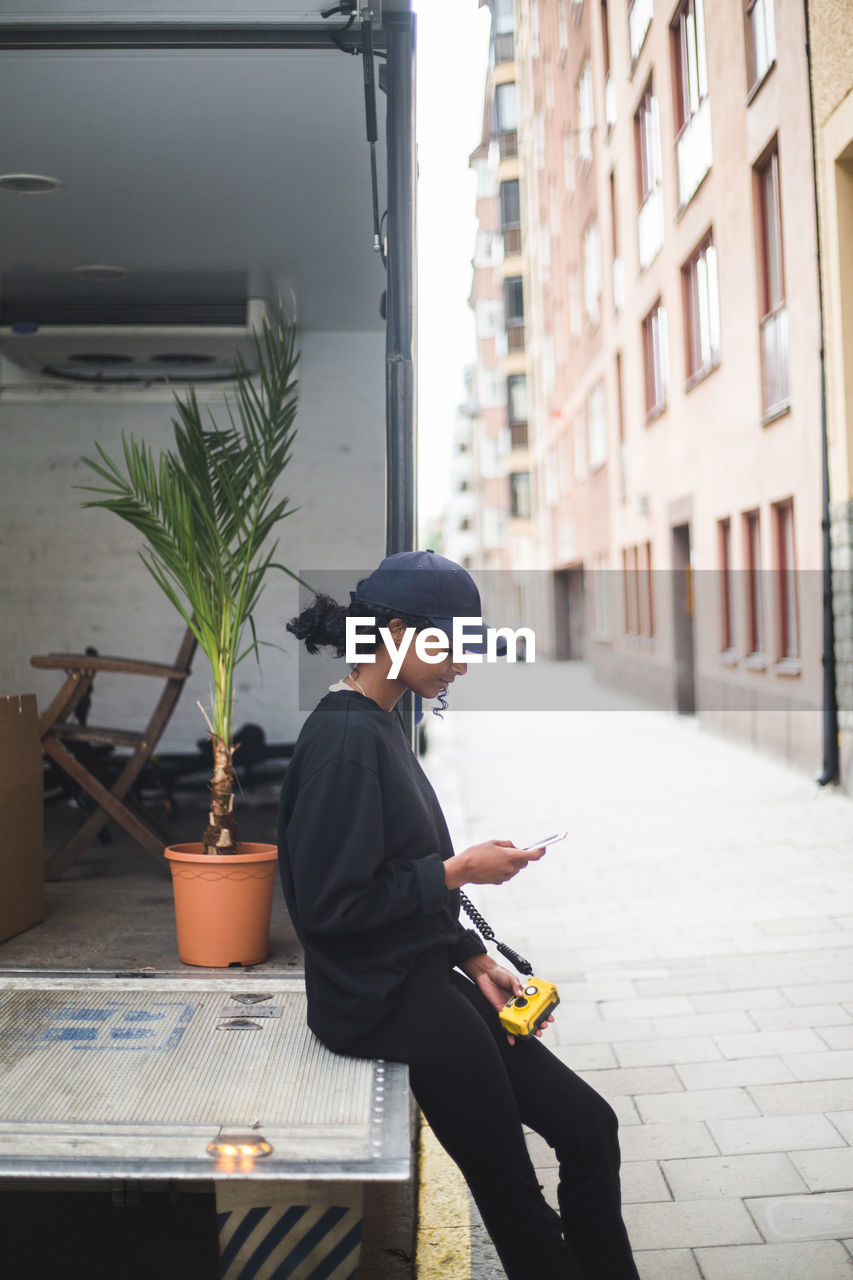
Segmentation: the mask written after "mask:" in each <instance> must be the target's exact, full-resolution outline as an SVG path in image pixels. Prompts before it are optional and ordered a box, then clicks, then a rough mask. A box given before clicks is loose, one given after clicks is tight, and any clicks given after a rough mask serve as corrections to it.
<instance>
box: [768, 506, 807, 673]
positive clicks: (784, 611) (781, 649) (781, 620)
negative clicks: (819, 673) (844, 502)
mask: <svg viewBox="0 0 853 1280" xmlns="http://www.w3.org/2000/svg"><path fill="white" fill-rule="evenodd" d="M772 513H773V525H774V539H775V544H776V546H775V555H776V587H777V590H776V621H777V640H776V662H777V664H779V665H780V666H784V667H787V668H789V669H791V668H794V669H796V670H797V671H798V670H799V664H800V661H801V658H802V645H801V635H802V633H801V629H800V607H799V593H798V591H797V543H796V528H795V524H794V499H793V497H791V498H785V499H783V500H782V501H781V502H774V503H773V507H772ZM788 535H790V546H789V545H788ZM792 615H793V626H792ZM792 635H793V644H791V637H792ZM791 649H792V650H793V652H791V651H790V650H791Z"/></svg>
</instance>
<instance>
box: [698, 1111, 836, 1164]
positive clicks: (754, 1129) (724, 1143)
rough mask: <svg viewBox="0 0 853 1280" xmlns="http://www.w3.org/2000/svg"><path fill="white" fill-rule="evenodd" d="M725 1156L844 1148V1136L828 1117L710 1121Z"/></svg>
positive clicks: (763, 1117)
mask: <svg viewBox="0 0 853 1280" xmlns="http://www.w3.org/2000/svg"><path fill="white" fill-rule="evenodd" d="M708 1128H709V1130H710V1131H711V1133H712V1134H713V1137H714V1141H715V1142H716V1143H717V1146H718V1147H719V1149H720V1151H721V1152H722V1153H723V1155H738V1154H741V1153H744V1152H750V1151H804V1150H809V1149H818V1148H822V1147H842V1146H844V1139H843V1138H842V1136H841V1134H840V1133H839V1132H838V1130H837V1129H836V1128H835V1125H833V1124H831V1123H830V1121H829V1120H827V1118H826V1116H819V1115H818V1116H816V1115H797V1116H759V1117H758V1119H756V1120H709V1121H708Z"/></svg>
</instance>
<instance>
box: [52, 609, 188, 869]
mask: <svg viewBox="0 0 853 1280" xmlns="http://www.w3.org/2000/svg"><path fill="white" fill-rule="evenodd" d="M195 647H196V638H195V636H194V635H193V633H192V631H191V630H190V629H189V627H188V628H187V630H186V633H185V635H184V638H183V640H182V641H181V646H180V648H179V649H178V654H177V657H176V658H175V661H174V663H173V664H172V665H171V666H169V665H168V664H166V663H161V662H143V661H138V660H136V659H133V658H109V657H103V656H100V655H98V654H83V653H49V654H45V655H39V656H36V657H32V658H30V663H31V665H32V666H34V667H39V668H42V669H45V668H46V669H49V670H60V671H65V673H66V676H65V683H64V684H63V686H62V688H61V689H60V690H59V692H58V693H57V695H56V697H55V698H54V699H53V702H51V704H50V706H49V707H48V708H47V710H46V711H45V712H44V713H43V715H42V716H41V719H40V732H41V745H42V750H43V751H44V752H45V753H46V754H47V755H48V756H49V757H50V758H51V760H53V761H54V762H55V764H57V765H58V766H59V768H60V769H61V770H62V771H63V773H65V774H66V775H67V776H68V777H69V778H70V779H72V781H73V782H75V783H76V784H77V785H78V786H79V787H81V788H82V789H83V791H85V792H86V794H87V795H88V796H90V797H91V799H92V800H93V801H94V802H95V805H96V806H97V807H96V808H95V810H94V811H93V812H92V813H90V814H89V816H88V817H87V818H86V819H85V821H84V822H83V824H82V825H81V826H80V827H79V828H78V829H77V831H75V832H74V834H73V835H72V836H71V837H70V839H68V840H66V841H65V843H64V844H63V845H61V846H60V848H59V849H57V850H56V852H55V853H54V854H53V855H52V856H51V857H50V858H49V859H48V861H47V864H46V868H45V873H46V875H47V878H48V879H50V880H56V879H58V878H59V877H60V876H61V875H62V874H63V872H65V871H66V870H67V869H68V867H70V866H71V863H72V862H74V860H75V859H76V858H78V857H79V856H80V854H81V853H82V852H83V850H84V849H86V848H87V847H88V845H89V844H90V843H91V842H92V840H93V839H94V838H95V836H96V835H97V834H98V832H99V831H100V829H101V827H103V825H104V823H105V822H106V821H107V819H108V818H114V819H115V821H116V822H118V823H120V824H121V826H123V827H124V829H125V831H127V832H129V834H130V835H131V836H133V838H134V840H137V841H138V842H139V843H140V844H141V845H143V846H144V848H145V849H147V850H148V852H149V853H151V854H152V855H153V856H154V857H155V858H156V859H157V861H158V862H161V863H163V864H164V865H165V859H164V858H163V847H164V837H163V833H162V832H160V831H158V829H157V827H156V826H155V824H154V823H153V821H152V820H151V818H150V816H149V815H147V814H146V813H145V812H144V811H143V809H142V808H141V806H140V805H137V804H135V803H134V801H133V798H132V796H131V794H130V793H131V789H132V787H133V785H134V783H135V782H136V779H137V778H138V777H139V774H140V773H141V772H142V770H143V769H144V767H145V765H146V764H147V763H148V760H149V759H150V757H151V754H152V753H153V751H154V750H155V749H156V746H157V743H158V742H159V740H160V737H161V735H162V733H163V730H164V729H165V728H166V725H167V724H168V723H169V717H170V716H171V714H172V711H173V710H174V707H175V704H176V702H177V701H178V698H179V697H180V693H181V690H182V689H183V687H184V682H185V680H186V678H187V676H188V675H189V673H190V664H191V662H192V658H193V654H194V653H195ZM99 671H103V672H110V673H114V674H119V675H128V676H150V677H152V678H154V679H159V680H165V682H166V685H165V688H164V689H163V692H162V693H161V695H160V698H159V701H158V702H157V705H156V707H155V708H154V713H153V715H152V716H151V719H150V720H149V721H148V724H147V725H146V727H145V728H144V729H143V731H142V732H141V733H131V732H129V731H128V730H126V729H111V728H96V727H95V726H93V725H88V724H85V723H70V722H69V721H70V718H71V717H72V716H73V714H74V712H75V711H76V710H77V709H78V708H79V707H80V706H81V704H82V703H84V700H85V699H86V698H87V697H88V695H89V693H90V691H91V688H92V684H93V682H94V679H95V676H96V675H97V674H98V672H99ZM66 744H67V745H66ZM86 744H88V746H89V748H90V749H91V748H92V747H96V746H98V745H101V746H103V745H107V746H109V747H124V748H126V749H128V750H129V751H130V755H129V756H128V757H127V759H126V761H124V759H123V758H122V768H121V770H120V772H119V774H118V777H117V778H115V780H114V781H112V784H111V785H109V781H108V780H103V779H102V778H98V777H97V776H96V773H95V772H94V771H93V768H92V764H91V762H84V759H83V758H81V757H83V756H85V755H86ZM69 748H70V749H69ZM75 748H76V749H77V752H76V754H75Z"/></svg>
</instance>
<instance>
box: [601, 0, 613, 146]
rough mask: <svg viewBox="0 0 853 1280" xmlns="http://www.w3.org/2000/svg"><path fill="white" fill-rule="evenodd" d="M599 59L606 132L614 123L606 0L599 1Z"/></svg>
mask: <svg viewBox="0 0 853 1280" xmlns="http://www.w3.org/2000/svg"><path fill="white" fill-rule="evenodd" d="M601 57H602V61H603V63H604V123H605V125H606V126H607V128H608V130H609V129H612V128H613V125H614V124H615V123H616V93H615V90H614V87H613V80H612V78H611V76H610V24H609V23H608V21H607V0H601Z"/></svg>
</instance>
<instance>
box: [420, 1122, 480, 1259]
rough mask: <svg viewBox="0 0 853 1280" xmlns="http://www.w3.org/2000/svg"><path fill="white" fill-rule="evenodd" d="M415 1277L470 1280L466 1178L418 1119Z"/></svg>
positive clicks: (468, 1201)
mask: <svg viewBox="0 0 853 1280" xmlns="http://www.w3.org/2000/svg"><path fill="white" fill-rule="evenodd" d="M418 1172H419V1185H420V1190H419V1194H418V1242H417V1263H416V1275H417V1280H471V1211H470V1207H469V1205H470V1200H469V1195H468V1187H467V1185H466V1183H465V1179H464V1178H463V1177H462V1174H461V1173H460V1172H459V1170H458V1169H457V1167H456V1165H455V1164H454V1163H453V1161H452V1160H451V1159H450V1156H448V1155H447V1153H446V1152H445V1151H444V1149H443V1148H442V1147H441V1145H440V1144H439V1142H438V1139H437V1138H436V1137H435V1135H434V1134H433V1131H432V1129H431V1128H430V1127H429V1125H428V1124H427V1122H426V1120H424V1118H423V1116H421V1118H420V1138H419V1145H418Z"/></svg>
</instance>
